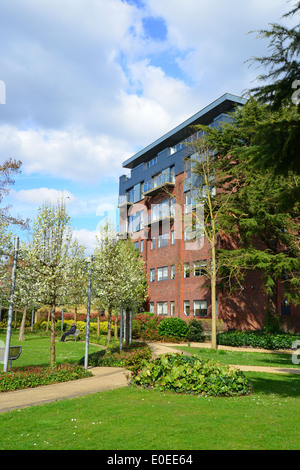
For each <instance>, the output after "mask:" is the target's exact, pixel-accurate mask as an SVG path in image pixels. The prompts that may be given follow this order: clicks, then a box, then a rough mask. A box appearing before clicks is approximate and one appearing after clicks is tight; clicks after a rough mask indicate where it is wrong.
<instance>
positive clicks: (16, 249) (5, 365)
mask: <svg viewBox="0 0 300 470" xmlns="http://www.w3.org/2000/svg"><path fill="white" fill-rule="evenodd" d="M18 252H19V237H15V245H14V254H13V265H12V270H11V284H10V299H9V309H8V319H7V330H6V343H5V351H4V362H3V371H4V372H7V368H8V358H9V347H10V337H11V325H12V316H13V304H14V294H15V282H16V269H17V261H18Z"/></svg>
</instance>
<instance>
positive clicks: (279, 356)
mask: <svg viewBox="0 0 300 470" xmlns="http://www.w3.org/2000/svg"><path fill="white" fill-rule="evenodd" d="M175 349H177V350H179V351H186V352H189V353H190V354H193V355H197V356H199V358H200V359H203V360H206V359H212V360H213V361H215V362H220V363H222V364H232V365H234V364H239V365H247V366H261V367H284V368H287V367H296V368H299V365H295V364H293V362H292V355H291V353H275V352H270V353H262V352H255V351H253V349H252V350H251V351H250V350H249V351H245V352H244V351H227V350H224V349H217V350H213V349H208V348H196V347H188V346H175Z"/></svg>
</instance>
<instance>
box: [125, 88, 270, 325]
mask: <svg viewBox="0 0 300 470" xmlns="http://www.w3.org/2000/svg"><path fill="white" fill-rule="evenodd" d="M244 102H245V101H244V99H242V98H240V97H238V96H235V95H231V94H225V95H223V96H221V97H220V98H219V99H217V100H216V101H214V102H212V103H211V104H210V105H209V106H207V107H205V108H204V109H202V110H201V111H199V112H198V113H197V114H195V115H194V116H192V117H191V118H189V119H188V120H187V121H185V122H183V123H182V124H180V125H179V126H177V127H176V128H174V129H173V130H171V131H170V132H168V133H167V134H165V135H163V136H162V137H160V138H159V139H158V140H156V141H155V142H153V143H151V144H150V145H148V146H147V147H145V148H144V149H142V150H141V151H139V152H138V153H136V154H135V155H133V156H132V157H131V158H129V159H127V160H126V161H124V163H123V168H126V169H127V170H129V171H130V172H129V173H128V174H127V175H122V176H121V177H120V182H119V205H118V207H119V214H120V219H119V220H120V222H119V236H120V237H123V238H125V237H128V236H130V237H131V239H132V241H133V243H135V246H136V248H137V249H138V250H139V251H140V254H141V256H142V257H143V259H144V261H145V264H146V269H147V276H148V283H149V306H148V308H149V310H150V311H151V312H154V313H155V314H158V315H165V316H176V317H180V318H183V319H185V320H188V319H191V318H199V319H203V318H210V317H211V300H210V295H211V294H210V288H209V285H208V282H209V281H208V279H207V277H206V276H205V275H204V271H205V268H207V267H209V266H210V250H209V246H208V243H207V241H206V240H205V239H204V237H201V234H200V235H197V236H196V238H195V233H193V230H192V228H191V224H190V220H191V219H190V217H191V214H192V211H196V210H198V208H197V206H196V204H195V203H194V198H193V186H195V185H196V183H197V182H195V181H193V178H195V176H194V175H193V174H192V172H191V164H190V162H191V159H190V157H191V156H192V153H193V148H192V146H191V145H189V143H190V142H191V141H192V140H193V139H194V138H195V137H197V135H195V134H194V132H195V131H193V130H192V126H194V125H198V124H204V125H210V126H215V127H218V126H219V125H220V123H221V122H223V121H226V120H228V119H230V117H229V115H228V113H230V112H232V111H234V109H235V107H236V106H241V105H243V103H244ZM216 301H217V315H218V318H221V319H222V320H224V322H225V323H226V325H227V327H229V328H235V327H241V328H255V329H256V328H261V327H262V326H263V325H264V323H265V309H264V306H265V298H264V294H263V292H262V290H261V288H260V280H259V279H258V278H257V275H254V274H253V273H252V274H250V275H249V278H248V280H247V283H245V286H244V287H243V291H242V292H240V293H237V294H236V295H235V296H231V297H230V298H227V297H226V293H225V292H222V291H221V292H217V299H216Z"/></svg>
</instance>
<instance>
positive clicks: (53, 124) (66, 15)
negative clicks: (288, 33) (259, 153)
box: [0, 0, 295, 252]
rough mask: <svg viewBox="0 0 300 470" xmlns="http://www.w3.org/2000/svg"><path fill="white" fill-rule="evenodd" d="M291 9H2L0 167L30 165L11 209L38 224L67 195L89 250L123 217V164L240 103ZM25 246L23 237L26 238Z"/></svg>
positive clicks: (68, 2) (88, 5)
mask: <svg viewBox="0 0 300 470" xmlns="http://www.w3.org/2000/svg"><path fill="white" fill-rule="evenodd" d="M294 4H295V2H293V1H286V0H248V1H247V2H244V1H241V0H227V1H226V2H225V1H224V0H210V1H209V0H185V1H184V2H183V1H182V0H42V1H41V0H1V8H0V161H1V162H2V163H3V162H4V161H5V160H7V159H8V158H10V157H11V158H13V159H16V160H21V162H22V167H21V174H20V175H17V176H16V178H15V184H14V186H12V188H11V191H10V194H9V196H7V197H6V198H5V199H4V200H3V204H4V205H7V204H11V206H12V208H11V213H12V215H18V214H20V215H21V216H22V217H24V218H26V217H29V218H30V219H31V220H33V219H34V218H35V217H36V214H37V209H38V207H39V206H41V205H42V203H43V202H44V201H51V202H53V203H56V202H57V200H58V199H60V198H61V197H63V198H64V199H65V202H66V206H67V210H68V212H69V214H70V216H71V218H72V226H73V228H74V236H76V237H77V238H78V240H79V241H80V243H83V244H84V245H85V246H86V247H87V251H89V252H91V251H92V250H93V248H94V246H95V234H96V233H97V230H98V229H99V224H102V223H103V221H104V220H105V217H106V215H107V214H113V217H115V216H116V215H117V198H118V187H119V177H120V176H121V175H122V174H127V173H128V172H129V170H127V169H125V168H122V162H123V161H124V160H126V159H127V158H129V157H131V156H132V155H134V154H135V153H136V152H138V151H139V150H141V149H142V148H144V147H146V146H147V145H148V144H150V143H151V142H153V141H154V140H156V139H157V138H159V137H160V136H161V135H163V134H164V133H166V132H168V131H169V130H171V129H173V128H174V127H176V126H177V125H178V124H180V123H181V122H183V121H184V120H186V119H187V118H189V117H190V116H192V115H193V114H195V113H197V112H198V111H200V110H201V109H202V108H204V107H205V106H207V105H208V104H210V103H211V102H212V101H214V100H216V99H217V98H219V97H220V96H222V95H223V94H224V93H231V94H235V95H239V96H240V95H242V93H243V92H244V91H245V90H247V89H249V88H251V87H253V86H254V85H255V84H256V83H257V82H256V81H255V80H256V77H257V76H258V75H259V74H260V73H262V70H260V69H257V68H256V67H255V66H251V67H249V65H250V64H249V63H246V61H247V59H249V58H251V57H253V56H259V57H260V56H262V55H265V54H266V53H268V48H267V46H268V43H267V42H266V40H262V39H258V37H257V33H255V32H254V33H251V34H249V33H250V31H259V30H261V29H267V28H268V27H269V26H268V25H269V24H270V23H282V24H288V20H287V19H282V15H283V14H285V13H286V12H287V11H289V10H290V9H291V8H292V6H293V5H294ZM21 237H23V238H26V235H25V234H22V235H21Z"/></svg>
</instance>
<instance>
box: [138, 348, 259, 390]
mask: <svg viewBox="0 0 300 470" xmlns="http://www.w3.org/2000/svg"><path fill="white" fill-rule="evenodd" d="M131 384H132V385H136V386H140V387H144V388H152V389H156V390H160V391H165V390H169V391H172V392H176V393H185V394H197V395H205V396H239V395H246V394H249V393H250V391H251V388H250V385H249V383H248V381H247V379H246V377H245V375H244V373H243V372H242V371H240V370H238V369H235V368H233V367H230V366H227V365H223V364H215V363H213V362H212V361H201V360H200V359H199V358H198V357H196V356H185V355H183V354H163V355H161V356H159V357H158V358H157V359H155V360H153V361H150V362H148V363H147V364H145V365H144V367H143V368H142V370H141V371H140V372H139V373H138V375H137V376H136V377H134V378H133V379H132V380H131Z"/></svg>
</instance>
